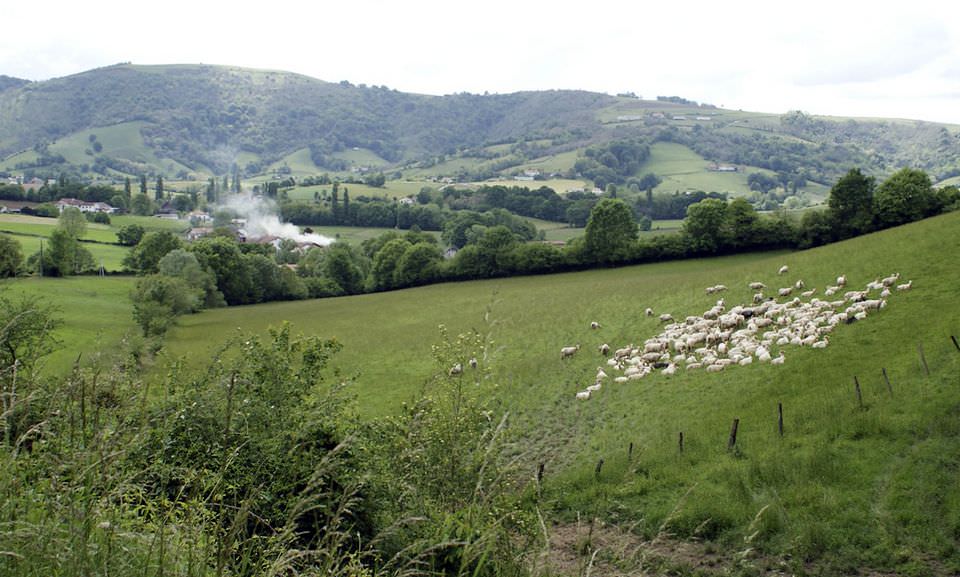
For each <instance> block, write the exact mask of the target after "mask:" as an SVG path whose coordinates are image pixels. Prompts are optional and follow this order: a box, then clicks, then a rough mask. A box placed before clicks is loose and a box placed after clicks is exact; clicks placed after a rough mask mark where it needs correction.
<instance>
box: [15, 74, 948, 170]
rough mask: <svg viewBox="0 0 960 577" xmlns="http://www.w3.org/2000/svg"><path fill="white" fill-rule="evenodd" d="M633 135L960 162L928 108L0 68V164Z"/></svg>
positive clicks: (396, 163) (823, 155) (163, 166)
mask: <svg viewBox="0 0 960 577" xmlns="http://www.w3.org/2000/svg"><path fill="white" fill-rule="evenodd" d="M133 123H136V124H135V126H136V127H137V133H138V136H137V137H135V138H132V139H128V142H127V143H126V145H125V146H123V147H119V148H120V149H117V148H115V147H111V146H109V145H108V143H106V142H104V143H102V145H101V146H99V147H96V149H92V150H90V151H83V150H81V152H82V154H83V155H82V156H81V157H79V158H78V157H76V156H73V157H68V156H67V155H64V154H60V153H59V152H57V149H56V146H55V145H56V144H59V143H60V141H61V140H62V139H66V138H69V137H72V138H73V139H74V140H81V141H82V139H83V138H84V137H92V135H95V134H96V132H97V131H98V130H100V131H101V132H102V131H103V130H104V129H106V128H108V127H114V126H118V125H123V126H133V125H134V124H133ZM124 130H125V129H124ZM629 139H642V140H645V141H646V142H649V143H656V142H671V143H675V144H679V145H682V146H684V147H686V148H689V149H690V150H692V151H693V152H695V153H696V154H698V155H699V156H700V157H702V158H704V159H705V160H706V162H707V163H713V164H716V165H719V164H732V165H735V166H737V167H738V168H739V169H740V170H741V171H744V170H748V171H756V170H761V169H762V170H766V171H769V172H770V173H772V174H774V173H775V174H776V175H778V178H780V179H781V181H782V182H784V183H788V182H794V181H796V182H798V183H800V188H802V187H803V182H805V181H812V182H816V183H818V184H819V185H822V186H829V185H830V184H831V183H832V182H834V181H835V180H836V178H838V177H839V176H840V175H842V174H843V173H844V172H846V170H848V169H849V168H850V167H852V166H859V167H862V168H863V169H864V170H865V171H866V172H868V173H871V174H877V175H884V174H889V173H891V172H893V171H894V170H896V169H897V168H900V167H902V166H911V167H915V168H920V169H922V170H925V171H927V172H929V173H930V174H931V175H932V176H934V177H935V178H938V179H941V178H949V177H951V176H956V175H957V174H960V134H958V127H956V126H949V125H940V124H936V123H929V122H919V121H904V120H883V119H879V120H876V119H832V118H823V117H812V116H810V115H806V114H803V113H801V112H790V113H786V114H783V115H775V114H757V113H749V112H743V111H732V110H723V109H719V108H716V107H713V106H709V105H699V104H697V103H694V102H689V101H685V100H683V99H680V98H676V97H671V98H661V99H658V100H656V101H648V100H640V99H637V98H629V97H613V96H609V95H606V94H597V93H590V92H584V91H571V90H550V91H538V92H517V93H512V94H484V95H478V94H467V93H462V94H452V95H446V96H428V95H420V94H408V93H402V92H398V91H396V90H391V89H389V88H387V87H385V86H364V85H359V86H357V85H353V84H350V83H349V82H346V81H343V82H340V83H330V82H324V81H321V80H317V79H314V78H310V77H307V76H303V75H299V74H293V73H289V72H282V71H271V70H253V69H245V68H238V67H227V66H209V65H163V66H137V65H131V64H118V65H114V66H108V67H105V68H99V69H95V70H90V71H86V72H82V73H79V74H75V75H72V76H67V77H64V78H57V79H53V80H48V81H44V82H27V81H21V80H19V79H14V78H9V77H2V78H0V158H6V159H7V160H6V162H5V164H4V165H2V166H0V168H3V167H4V166H5V167H6V169H7V170H13V171H32V172H34V173H38V174H41V175H51V174H53V175H55V174H57V173H58V172H60V171H64V170H66V171H68V172H75V173H81V174H86V175H88V176H89V175H91V174H92V173H99V174H101V175H105V176H110V177H116V176H119V175H122V174H129V175H136V174H139V173H142V172H147V173H150V174H164V175H166V176H168V177H172V176H175V175H177V174H178V173H179V174H182V175H190V176H192V177H197V178H205V177H206V176H207V175H210V174H217V175H220V174H226V173H228V172H229V171H230V170H231V169H232V167H233V166H234V165H235V164H236V165H238V168H239V169H240V171H241V173H242V174H243V176H246V177H251V176H254V175H258V174H264V173H265V172H266V171H267V168H268V167H269V166H270V165H271V164H273V163H275V162H277V161H279V160H280V159H282V158H284V157H285V156H288V155H290V154H292V153H294V152H296V151H298V150H303V149H307V150H309V155H310V158H311V160H312V162H313V164H315V165H316V166H317V167H319V168H320V169H322V170H328V171H332V172H336V171H344V170H347V169H348V168H350V164H349V163H348V162H345V161H344V160H343V158H342V157H343V154H342V153H343V151H349V150H352V149H354V148H357V149H363V150H366V151H369V152H370V153H372V154H375V155H376V156H377V157H379V158H382V159H383V160H385V161H386V162H388V163H390V166H391V167H396V168H411V167H414V166H416V167H419V168H424V167H427V168H428V169H429V168H430V167H434V166H438V165H443V164H444V162H445V161H449V160H450V159H452V158H458V159H465V162H464V163H452V164H453V165H457V166H459V165H461V164H466V165H482V166H483V170H481V171H475V173H473V172H470V171H469V170H467V171H466V172H463V171H461V172H459V173H455V174H444V173H442V172H441V171H440V170H439V169H437V170H435V171H433V173H432V174H434V175H436V176H453V177H455V178H462V179H473V180H480V179H486V178H490V177H492V176H497V175H509V174H511V173H512V172H516V171H518V170H519V169H520V167H522V166H525V165H532V164H534V163H536V162H537V161H538V160H542V159H551V158H564V159H566V160H565V161H564V163H563V167H562V172H565V173H567V174H568V175H573V173H574V172H576V171H575V169H574V163H575V160H576V158H577V155H578V154H582V153H583V152H584V151H586V150H587V148H588V147H590V146H592V145H602V144H603V143H608V142H611V141H614V140H629ZM90 142H91V144H94V141H93V140H90ZM52 143H53V144H52ZM145 149H147V150H148V151H149V153H145V152H144V150H145ZM470 159H480V160H481V161H482V162H470ZM81 161H85V162H81ZM448 164H451V163H448ZM548 164H551V163H550V162H548ZM171 167H172V168H171ZM171 170H172V172H171ZM703 170H706V167H704V169H703ZM511 171H512V172H511ZM635 176H641V175H635Z"/></svg>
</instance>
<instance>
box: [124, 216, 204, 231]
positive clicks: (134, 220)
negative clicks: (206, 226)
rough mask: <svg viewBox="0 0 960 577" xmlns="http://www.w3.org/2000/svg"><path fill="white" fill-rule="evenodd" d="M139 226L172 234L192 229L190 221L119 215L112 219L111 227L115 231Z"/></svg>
mask: <svg viewBox="0 0 960 577" xmlns="http://www.w3.org/2000/svg"><path fill="white" fill-rule="evenodd" d="M131 224H139V225H140V226H142V227H143V228H144V229H146V230H148V231H151V230H169V231H171V232H186V231H187V230H189V229H190V221H189V220H171V219H169V218H157V217H155V216H136V215H129V214H124V215H118V216H111V217H110V226H111V227H112V228H113V229H114V230H117V229H120V228H121V227H124V226H127V225H131Z"/></svg>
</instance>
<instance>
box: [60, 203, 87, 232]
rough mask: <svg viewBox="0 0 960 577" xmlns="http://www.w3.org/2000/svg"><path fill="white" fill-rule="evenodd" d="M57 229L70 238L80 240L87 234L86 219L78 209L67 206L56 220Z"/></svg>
mask: <svg viewBox="0 0 960 577" xmlns="http://www.w3.org/2000/svg"><path fill="white" fill-rule="evenodd" d="M57 228H59V229H60V230H62V231H64V232H65V233H67V234H68V235H69V236H70V237H71V238H74V239H80V238H81V237H82V236H83V235H84V234H86V232H87V219H86V217H84V216H83V213H82V212H80V209H79V208H75V207H72V206H68V207H66V208H64V209H63V211H62V212H61V213H60V217H59V218H58V219H57Z"/></svg>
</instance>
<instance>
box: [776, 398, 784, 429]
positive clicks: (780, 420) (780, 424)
mask: <svg viewBox="0 0 960 577" xmlns="http://www.w3.org/2000/svg"><path fill="white" fill-rule="evenodd" d="M777 430H778V431H780V436H781V437H782V436H783V403H777Z"/></svg>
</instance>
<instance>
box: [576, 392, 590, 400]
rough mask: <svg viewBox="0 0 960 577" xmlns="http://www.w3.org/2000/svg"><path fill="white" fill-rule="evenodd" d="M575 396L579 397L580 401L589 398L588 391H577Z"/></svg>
mask: <svg viewBox="0 0 960 577" xmlns="http://www.w3.org/2000/svg"><path fill="white" fill-rule="evenodd" d="M577 398H578V399H580V400H581V401H586V400H587V399H589V398H590V391H580V392H579V393H577Z"/></svg>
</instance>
